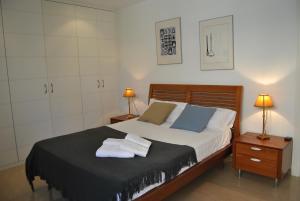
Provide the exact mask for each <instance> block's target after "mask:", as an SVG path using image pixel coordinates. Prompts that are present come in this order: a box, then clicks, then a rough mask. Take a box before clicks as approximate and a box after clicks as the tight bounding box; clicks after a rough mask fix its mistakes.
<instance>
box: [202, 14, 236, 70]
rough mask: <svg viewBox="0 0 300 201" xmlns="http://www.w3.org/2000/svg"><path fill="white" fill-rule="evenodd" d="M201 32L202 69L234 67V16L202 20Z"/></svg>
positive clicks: (229, 68)
mask: <svg viewBox="0 0 300 201" xmlns="http://www.w3.org/2000/svg"><path fill="white" fill-rule="evenodd" d="M199 33H200V34H199V35H200V69H201V70H231V69H233V68H234V55H233V16H232V15H230V16H226V17H219V18H215V19H209V20H204V21H200V22H199Z"/></svg>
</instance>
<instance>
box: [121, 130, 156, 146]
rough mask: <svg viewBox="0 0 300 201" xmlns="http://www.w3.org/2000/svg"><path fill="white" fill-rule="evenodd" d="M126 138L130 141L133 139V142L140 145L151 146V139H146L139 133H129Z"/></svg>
mask: <svg viewBox="0 0 300 201" xmlns="http://www.w3.org/2000/svg"><path fill="white" fill-rule="evenodd" d="M125 139H126V140H129V141H132V142H135V143H137V144H139V145H142V146H144V147H147V148H149V147H150V146H151V141H149V140H146V139H144V138H142V137H140V136H138V135H134V134H129V133H128V134H127V135H126V137H125Z"/></svg>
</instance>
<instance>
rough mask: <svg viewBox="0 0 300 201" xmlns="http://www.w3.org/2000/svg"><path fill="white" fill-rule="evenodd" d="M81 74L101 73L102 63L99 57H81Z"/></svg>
mask: <svg viewBox="0 0 300 201" xmlns="http://www.w3.org/2000/svg"><path fill="white" fill-rule="evenodd" d="M79 66H80V75H81V76H87V75H91V76H93V75H100V74H101V72H102V70H101V65H100V61H99V58H98V57H79Z"/></svg>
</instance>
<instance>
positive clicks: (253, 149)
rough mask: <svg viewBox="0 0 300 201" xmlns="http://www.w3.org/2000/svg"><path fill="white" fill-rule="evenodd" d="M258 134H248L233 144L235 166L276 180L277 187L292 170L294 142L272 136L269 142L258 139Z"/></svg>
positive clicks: (238, 138) (239, 171)
mask: <svg viewBox="0 0 300 201" xmlns="http://www.w3.org/2000/svg"><path fill="white" fill-rule="evenodd" d="M257 135H259V134H258V133H250V132H247V133H245V134H244V135H241V136H239V137H237V138H236V139H235V140H234V144H233V166H234V168H235V169H236V170H238V173H239V176H240V175H241V171H242V170H245V171H249V172H252V173H256V174H259V175H263V176H267V177H271V178H273V179H275V185H277V184H278V180H279V179H281V178H282V177H283V176H284V175H285V174H286V173H287V172H288V171H289V170H290V168H291V163H292V149H293V141H292V140H291V141H284V138H283V137H278V136H272V135H271V136H270V139H269V140H260V139H257Z"/></svg>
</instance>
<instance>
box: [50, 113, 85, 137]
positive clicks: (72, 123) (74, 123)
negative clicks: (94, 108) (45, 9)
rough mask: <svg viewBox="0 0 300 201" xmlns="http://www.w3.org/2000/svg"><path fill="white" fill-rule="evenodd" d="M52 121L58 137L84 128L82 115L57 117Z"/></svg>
mask: <svg viewBox="0 0 300 201" xmlns="http://www.w3.org/2000/svg"><path fill="white" fill-rule="evenodd" d="M52 121H53V129H54V132H55V133H54V134H55V135H56V136H59V135H66V134H70V133H74V132H78V131H81V130H83V128H84V125H83V120H82V115H74V116H68V117H56V118H54V119H53V120H52Z"/></svg>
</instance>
